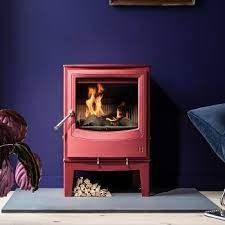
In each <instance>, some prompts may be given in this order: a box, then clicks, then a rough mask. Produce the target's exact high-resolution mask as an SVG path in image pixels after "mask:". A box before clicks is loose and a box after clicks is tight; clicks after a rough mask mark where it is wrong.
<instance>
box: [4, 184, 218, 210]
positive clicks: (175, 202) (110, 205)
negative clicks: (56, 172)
mask: <svg viewBox="0 0 225 225" xmlns="http://www.w3.org/2000/svg"><path fill="white" fill-rule="evenodd" d="M214 209H218V207H217V206H216V205H215V204H214V203H212V202H211V201H210V200H209V199H207V198H206V197H205V196H203V195H202V194H201V193H199V192H198V191H197V190H196V189H192V188H191V189H189V188H188V189H174V190H171V191H169V192H163V193H160V194H157V195H154V196H151V197H142V196H141V194H139V193H113V196H112V197H108V198H104V197H102V198H97V197H92V198H90V197H83V198H82V197H64V194H63V189H60V188H41V189H39V190H38V191H36V192H35V193H31V192H27V191H21V190H19V189H17V190H16V191H15V192H14V194H13V195H12V197H11V198H10V199H9V201H8V202H7V203H6V205H5V206H4V207H3V209H2V213H116V212H117V213H126V212H136V213H147V212H203V211H205V210H214Z"/></svg>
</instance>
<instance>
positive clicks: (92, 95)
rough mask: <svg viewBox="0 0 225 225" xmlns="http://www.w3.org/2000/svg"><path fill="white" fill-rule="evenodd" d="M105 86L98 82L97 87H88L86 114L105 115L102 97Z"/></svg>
mask: <svg viewBox="0 0 225 225" xmlns="http://www.w3.org/2000/svg"><path fill="white" fill-rule="evenodd" d="M103 92H104V88H103V86H102V85H101V84H99V83H98V84H97V87H88V99H87V100H86V106H87V107H86V112H85V116H86V117H88V116H91V115H96V116H98V117H100V116H102V115H104V112H103V109H102V98H103Z"/></svg>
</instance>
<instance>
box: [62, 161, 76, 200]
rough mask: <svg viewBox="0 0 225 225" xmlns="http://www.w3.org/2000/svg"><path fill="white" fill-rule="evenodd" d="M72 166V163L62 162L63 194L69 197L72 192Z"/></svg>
mask: <svg viewBox="0 0 225 225" xmlns="http://www.w3.org/2000/svg"><path fill="white" fill-rule="evenodd" d="M73 177H74V168H73V166H72V163H64V195H65V197H71V196H72V192H73Z"/></svg>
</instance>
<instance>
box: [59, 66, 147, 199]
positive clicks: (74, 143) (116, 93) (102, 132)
mask: <svg viewBox="0 0 225 225" xmlns="http://www.w3.org/2000/svg"><path fill="white" fill-rule="evenodd" d="M149 76H150V70H149V67H147V66H142V65H65V66H64V116H65V117H64V119H63V120H62V121H61V122H60V123H59V124H58V125H57V126H56V129H57V128H58V127H59V126H60V125H62V124H63V123H64V122H65V124H64V129H63V144H64V193H65V196H71V195H72V188H73V179H74V172H76V171H133V172H134V177H135V176H137V172H139V174H140V183H141V192H142V195H143V196H148V195H149V191H150V188H149V187H150V184H149V176H150V171H149V170H150V168H149V164H150V157H149V151H150V145H149V141H150V133H149V131H150V130H149V127H150V123H149V122H150V120H149Z"/></svg>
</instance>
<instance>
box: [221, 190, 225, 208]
mask: <svg viewBox="0 0 225 225" xmlns="http://www.w3.org/2000/svg"><path fill="white" fill-rule="evenodd" d="M220 204H221V206H225V189H224V190H223V194H222V196H221V198H220Z"/></svg>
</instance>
